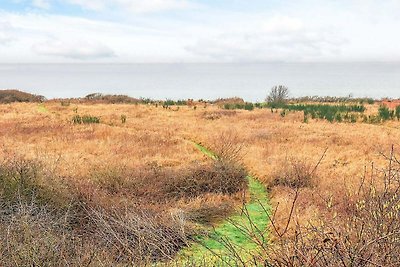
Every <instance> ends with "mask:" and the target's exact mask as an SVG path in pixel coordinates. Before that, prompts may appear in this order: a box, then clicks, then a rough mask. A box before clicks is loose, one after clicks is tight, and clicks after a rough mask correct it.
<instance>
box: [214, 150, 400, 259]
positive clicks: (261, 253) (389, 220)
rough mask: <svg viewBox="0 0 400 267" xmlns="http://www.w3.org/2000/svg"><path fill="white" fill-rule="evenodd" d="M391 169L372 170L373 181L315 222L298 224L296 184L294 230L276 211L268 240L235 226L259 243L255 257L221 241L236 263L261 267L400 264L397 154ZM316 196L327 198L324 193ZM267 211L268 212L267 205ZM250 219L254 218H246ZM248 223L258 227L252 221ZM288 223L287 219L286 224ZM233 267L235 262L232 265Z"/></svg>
mask: <svg viewBox="0 0 400 267" xmlns="http://www.w3.org/2000/svg"><path fill="white" fill-rule="evenodd" d="M385 157H386V158H387V159H388V167H386V168H383V169H381V168H379V169H375V168H373V169H372V174H371V179H370V180H367V177H366V176H365V175H364V176H363V178H362V179H361V181H360V184H359V186H358V187H357V189H356V191H355V192H349V193H348V194H346V196H345V198H344V199H341V205H340V206H339V205H333V206H331V207H330V209H332V213H333V216H332V213H327V214H321V215H320V216H319V217H318V219H317V220H313V221H310V222H306V223H300V222H299V221H297V220H296V216H295V215H293V210H298V209H299V208H298V207H297V206H296V203H297V201H298V196H299V192H300V191H299V187H295V188H294V190H293V192H294V195H293V201H291V208H290V213H289V215H288V218H287V220H288V222H290V220H293V221H295V222H294V225H295V229H293V230H294V231H293V232H291V231H287V228H286V229H285V230H284V231H283V232H282V231H279V227H277V225H276V221H275V219H274V214H275V213H276V211H275V213H274V214H271V215H270V214H267V216H268V218H270V219H271V224H270V228H269V229H268V230H269V231H268V230H267V231H266V232H268V233H270V232H271V233H272V234H274V237H275V238H273V239H271V240H270V242H265V237H264V236H263V235H260V230H259V229H252V228H251V229H248V228H244V227H243V226H242V225H240V224H232V227H235V228H237V229H238V230H242V231H243V233H245V234H246V236H247V237H248V238H249V239H250V240H252V241H253V242H254V244H256V248H254V249H252V251H251V252H250V254H251V255H246V258H245V257H242V256H241V254H240V250H239V249H238V248H237V247H234V246H232V244H231V243H229V242H224V241H218V240H217V239H216V240H215V241H216V242H219V243H220V244H221V245H222V246H224V247H225V248H226V249H227V250H228V251H229V256H230V259H231V260H232V261H234V262H236V263H237V265H243V266H247V265H249V264H250V262H249V261H247V260H248V259H251V265H255V266H258V265H260V266H263V265H264V264H265V263H268V265H267V266H282V267H283V266H293V267H296V266H321V267H322V266H343V267H347V266H359V267H361V266H368V267H369V266H371V267H372V266H397V265H398V263H399V262H400V256H399V255H400V239H399V238H398V236H399V235H400V194H399V188H400V180H399V179H398V177H399V175H400V173H399V170H400V163H399V162H398V161H397V158H396V157H395V156H394V154H393V152H392V154H391V155H389V156H385ZM318 196H321V197H323V196H322V195H321V194H320V193H318ZM265 212H268V210H267V209H266V210H265ZM246 218H247V219H248V220H251V217H250V216H247V217H246ZM250 224H252V225H254V223H253V222H251V221H250ZM287 225H289V223H288V224H287ZM232 265H233V266H235V264H232Z"/></svg>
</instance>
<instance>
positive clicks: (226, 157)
mask: <svg viewBox="0 0 400 267" xmlns="http://www.w3.org/2000/svg"><path fill="white" fill-rule="evenodd" d="M241 140H242V139H241V138H240V136H239V135H238V133H237V132H235V131H233V130H231V131H225V132H222V133H220V134H218V135H216V136H214V137H213V139H212V140H211V146H210V148H211V151H213V153H214V154H215V156H216V157H217V159H218V160H222V161H230V162H233V163H234V164H240V163H241V161H242V159H243V147H244V144H243V142H242V141H241Z"/></svg>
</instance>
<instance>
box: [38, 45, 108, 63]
mask: <svg viewBox="0 0 400 267" xmlns="http://www.w3.org/2000/svg"><path fill="white" fill-rule="evenodd" d="M32 50H33V51H34V52H35V53H37V54H39V55H45V56H56V57H64V58H71V59H78V60H93V59H102V58H108V57H115V53H114V51H113V50H111V49H110V48H109V47H107V46H105V45H102V44H99V43H93V42H87V41H73V42H71V41H69V40H63V41H61V40H49V41H46V42H44V43H37V44H34V45H33V46H32Z"/></svg>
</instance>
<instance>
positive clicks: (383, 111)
mask: <svg viewBox="0 0 400 267" xmlns="http://www.w3.org/2000/svg"><path fill="white" fill-rule="evenodd" d="M378 115H379V117H380V118H381V119H382V120H383V121H387V120H389V119H390V117H391V115H390V110H389V108H388V107H386V106H380V107H379V110H378Z"/></svg>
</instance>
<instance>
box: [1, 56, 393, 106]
mask: <svg viewBox="0 0 400 267" xmlns="http://www.w3.org/2000/svg"><path fill="white" fill-rule="evenodd" d="M277 84H284V85H286V86H288V87H289V89H290V92H291V95H292V96H296V97H297V96H305V95H320V96H326V95H329V96H347V95H349V94H353V95H354V96H356V97H364V96H369V97H376V98H380V97H396V98H398V97H400V63H267V64H0V89H5V88H18V89H21V90H24V91H28V92H32V93H35V94H41V95H44V96H46V97H47V98H55V97H77V96H85V95H86V94H89V93H93V92H102V93H112V94H127V95H130V96H132V97H150V98H155V99H166V98H171V99H186V98H195V99H199V98H203V99H215V98H219V97H231V96H240V97H242V98H244V99H246V100H248V101H262V100H263V99H264V98H265V96H266V94H267V91H268V90H269V89H270V88H271V87H272V86H273V85H277Z"/></svg>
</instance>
